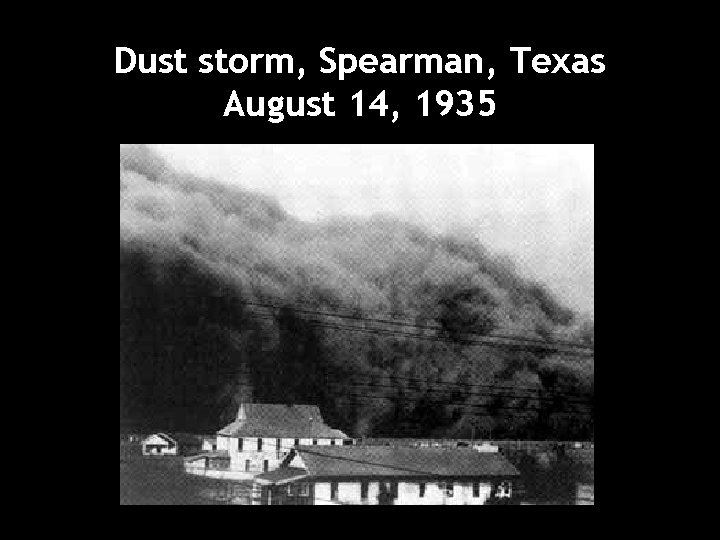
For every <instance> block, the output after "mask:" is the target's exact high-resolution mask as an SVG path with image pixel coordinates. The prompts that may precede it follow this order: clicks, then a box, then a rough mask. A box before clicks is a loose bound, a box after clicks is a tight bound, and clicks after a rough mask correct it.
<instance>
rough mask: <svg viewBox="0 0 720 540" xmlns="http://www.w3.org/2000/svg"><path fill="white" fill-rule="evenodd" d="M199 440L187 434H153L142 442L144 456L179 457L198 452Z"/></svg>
mask: <svg viewBox="0 0 720 540" xmlns="http://www.w3.org/2000/svg"><path fill="white" fill-rule="evenodd" d="M200 448H201V442H200V439H199V438H198V437H196V436H194V435H188V434H184V433H183V434H177V433H176V434H167V433H155V434H153V435H150V436H149V437H147V438H146V439H144V440H143V441H142V453H143V455H144V456H180V455H189V454H193V453H195V452H198V451H200Z"/></svg>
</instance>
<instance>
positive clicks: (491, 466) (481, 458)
mask: <svg viewBox="0 0 720 540" xmlns="http://www.w3.org/2000/svg"><path fill="white" fill-rule="evenodd" d="M297 454H298V456H299V457H300V461H302V463H303V465H304V467H305V469H306V470H307V472H308V474H309V476H311V477H320V478H343V477H345V478H348V477H355V478H357V477H361V478H366V477H384V478H387V477H401V478H491V477H500V478H508V477H515V476H519V475H520V473H519V472H518V470H517V469H516V468H515V467H514V466H513V465H512V464H511V463H510V462H509V461H508V460H507V459H505V458H504V457H503V456H502V455H501V454H488V453H481V452H477V451H475V450H471V449H462V448H392V447H380V446H367V447H362V446H327V447H318V446H312V447H304V446H303V447H299V448H298V449H297Z"/></svg>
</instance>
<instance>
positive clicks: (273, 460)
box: [217, 437, 343, 479]
mask: <svg viewBox="0 0 720 540" xmlns="http://www.w3.org/2000/svg"><path fill="white" fill-rule="evenodd" d="M333 440H334V441H335V444H336V445H338V446H342V444H343V439H317V446H331V445H332V441H333ZM262 441H263V446H262V448H263V449H262V452H258V451H257V446H258V439H257V438H252V439H243V451H242V452H240V451H239V439H238V438H236V437H218V440H217V446H218V451H223V452H227V453H228V454H229V456H230V469H231V470H232V471H233V472H235V473H237V474H241V475H243V476H244V479H251V478H253V477H254V476H255V475H258V474H262V473H263V472H265V461H267V462H268V470H269V471H272V470H275V469H277V468H278V467H279V466H280V465H281V464H282V462H283V461H284V460H285V458H286V457H287V456H288V455H289V454H290V451H291V450H292V449H293V448H294V446H295V439H280V452H279V453H278V450H277V439H275V438H271V439H267V438H263V440H262ZM300 444H301V445H303V446H312V445H313V439H300ZM247 461H250V470H249V471H248V470H247V468H246V462H247Z"/></svg>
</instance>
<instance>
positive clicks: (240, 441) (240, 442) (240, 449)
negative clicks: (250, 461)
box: [238, 439, 245, 453]
mask: <svg viewBox="0 0 720 540" xmlns="http://www.w3.org/2000/svg"><path fill="white" fill-rule="evenodd" d="M244 447H245V439H238V452H240V453H242V452H243V450H244Z"/></svg>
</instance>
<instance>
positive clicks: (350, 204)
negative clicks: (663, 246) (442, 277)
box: [150, 145, 595, 315]
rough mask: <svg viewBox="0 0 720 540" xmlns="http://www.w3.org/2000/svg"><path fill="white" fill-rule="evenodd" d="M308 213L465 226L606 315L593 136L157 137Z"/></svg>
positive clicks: (183, 164) (571, 301)
mask: <svg viewBox="0 0 720 540" xmlns="http://www.w3.org/2000/svg"><path fill="white" fill-rule="evenodd" d="M150 146H151V147H152V148H154V149H155V150H157V151H158V152H159V153H160V154H161V155H162V156H164V157H165V158H167V159H168V160H169V161H170V162H171V163H172V164H173V165H174V166H175V167H177V168H178V169H180V170H185V171H188V172H192V173H195V174H198V175H200V176H204V177H212V178H214V179H216V180H219V181H222V182H225V183H228V184H233V185H237V186H240V187H243V188H245V189H250V190H253V191H257V192H260V193H265V194H268V195H271V196H274V197H275V198H277V199H278V201H279V202H280V204H281V205H282V206H283V208H284V209H285V210H286V211H287V212H289V213H290V214H292V215H294V216H296V217H297V218H299V219H302V220H306V221H318V220H323V219H326V218H329V217H334V216H341V215H348V216H371V215H373V214H378V213H382V214H391V215H394V216H397V217H399V218H403V219H406V220H408V221H410V222H412V223H416V224H420V225H424V226H425V227H427V228H428V229H430V230H432V231H437V232H448V231H457V230H461V231H463V232H466V233H467V232H469V233H471V234H473V235H474V236H476V237H477V238H478V239H479V240H480V241H481V242H483V243H484V244H485V245H486V246H487V247H488V248H490V249H491V250H493V251H495V252H498V253H506V254H508V255H510V256H511V257H512V258H513V259H514V260H515V261H516V263H517V264H518V266H519V267H520V268H521V269H522V270H523V271H524V272H526V273H529V274H530V275H531V276H534V277H536V278H537V279H539V280H540V281H542V282H544V283H545V284H546V285H548V286H549V287H550V288H551V290H552V291H553V292H555V294H556V295H557V296H558V297H559V298H560V299H561V300H563V301H564V302H566V303H567V304H568V305H569V306H570V307H573V308H576V309H578V310H580V311H582V312H586V313H588V314H590V315H594V293H595V246H594V244H595V242H594V239H595V223H594V219H595V215H594V214H595V212H594V210H595V173H594V168H595V158H594V147H593V145H150Z"/></svg>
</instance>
